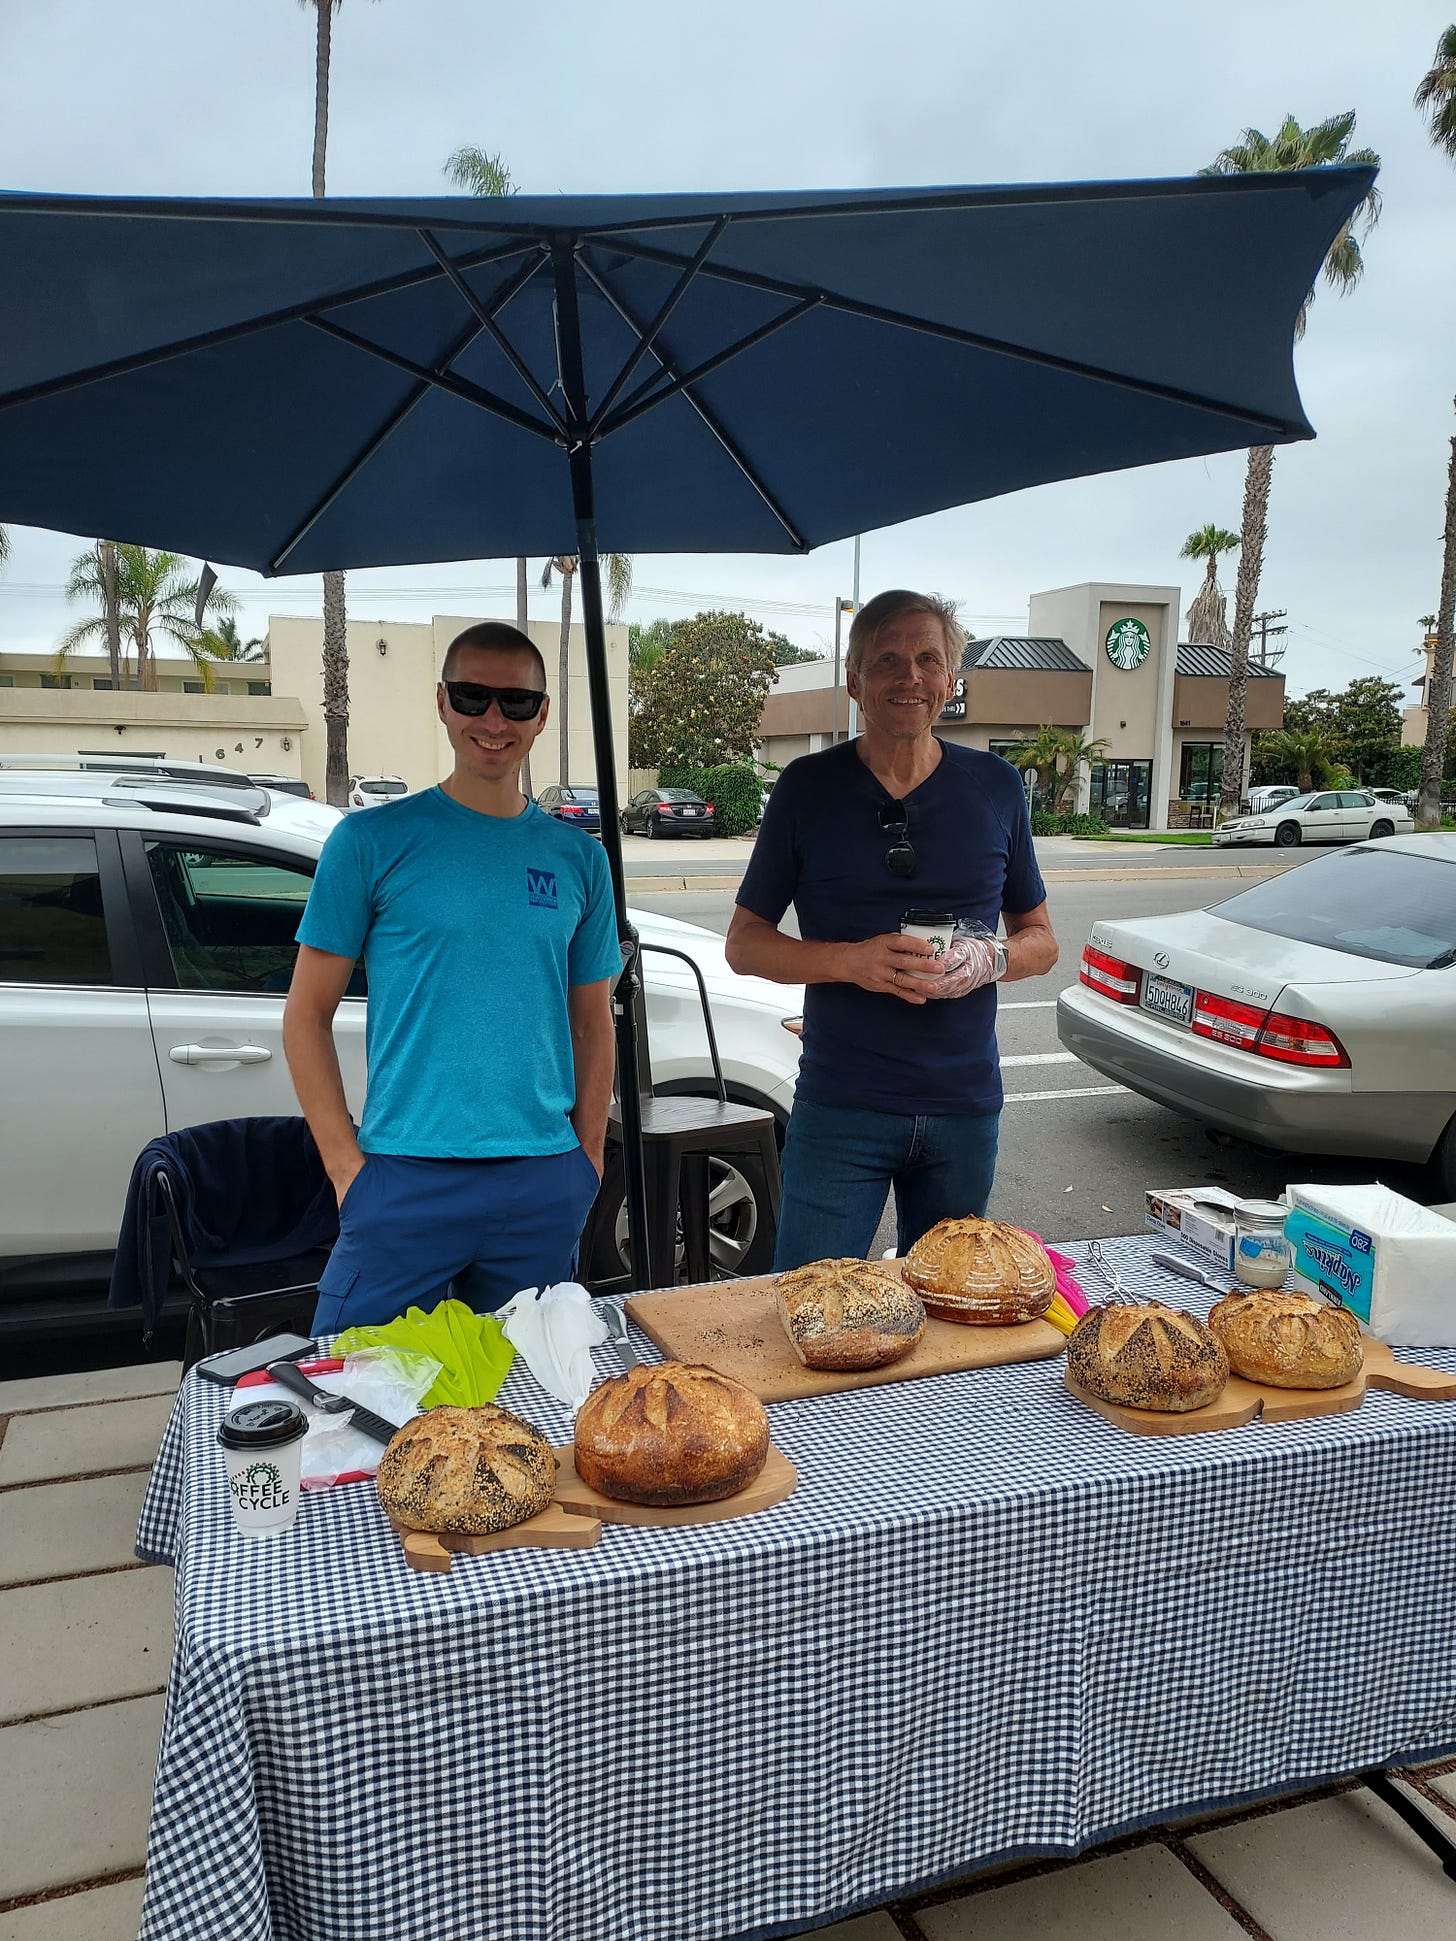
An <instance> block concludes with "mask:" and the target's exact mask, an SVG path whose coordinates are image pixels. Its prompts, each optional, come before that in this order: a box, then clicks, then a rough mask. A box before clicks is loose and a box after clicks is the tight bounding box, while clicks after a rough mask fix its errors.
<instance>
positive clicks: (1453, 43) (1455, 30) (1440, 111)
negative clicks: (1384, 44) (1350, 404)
mask: <svg viewBox="0 0 1456 1941" xmlns="http://www.w3.org/2000/svg"><path fill="white" fill-rule="evenodd" d="M1416 106H1417V107H1418V108H1421V109H1423V110H1424V111H1425V113H1426V116H1427V119H1428V122H1429V127H1428V132H1429V134H1430V137H1431V142H1432V145H1433V146H1434V147H1435V148H1438V149H1440V150H1441V151H1442V152H1443V153H1444V154H1446V155H1448V156H1449V157H1450V158H1451V160H1452V161H1453V162H1456V24H1453V25H1452V26H1450V27H1447V28H1446V30H1445V31H1444V33H1443V34H1442V35H1441V38H1440V39H1439V40H1438V41H1437V43H1436V58H1435V61H1434V63H1433V64H1432V66H1431V69H1430V71H1429V72H1428V73H1427V75H1426V76H1425V79H1424V80H1423V81H1422V82H1421V84H1420V86H1419V87H1418V88H1417V89H1416ZM1436 604H1437V606H1438V608H1439V609H1440V610H1439V612H1438V613H1437V615H1436V617H1435V619H1434V620H1433V621H1432V622H1431V625H1433V626H1434V627H1435V629H1436V651H1435V653H1434V654H1433V655H1432V656H1431V674H1430V679H1429V680H1428V681H1427V683H1426V745H1425V747H1424V749H1423V750H1422V751H1421V780H1420V789H1419V792H1418V794H1417V797H1416V827H1417V829H1435V828H1436V827H1438V826H1439V823H1440V820H1441V777H1442V775H1443V773H1444V772H1445V766H1446V737H1447V733H1448V731H1449V729H1450V725H1451V668H1452V659H1453V654H1452V647H1453V639H1452V636H1453V633H1456V438H1453V439H1452V440H1451V464H1450V469H1449V471H1448V473H1447V476H1446V532H1445V537H1444V539H1443V541H1442V550H1441V592H1440V596H1439V598H1438V600H1437V603H1436Z"/></svg>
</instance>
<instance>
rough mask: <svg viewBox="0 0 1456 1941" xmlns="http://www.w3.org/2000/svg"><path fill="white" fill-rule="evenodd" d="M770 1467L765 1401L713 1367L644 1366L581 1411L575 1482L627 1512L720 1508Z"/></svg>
mask: <svg viewBox="0 0 1456 1941" xmlns="http://www.w3.org/2000/svg"><path fill="white" fill-rule="evenodd" d="M767 1460H768V1417H767V1415H765V1413H764V1408H763V1404H762V1402H760V1401H759V1399H758V1397H757V1396H756V1395H753V1394H750V1392H749V1391H748V1390H747V1389H746V1388H745V1387H744V1386H743V1385H742V1383H741V1382H735V1381H733V1380H732V1379H731V1378H730V1377H729V1376H727V1375H720V1374H719V1373H718V1371H717V1370H716V1369H715V1368H698V1367H693V1366H691V1365H689V1364H688V1363H686V1362H681V1361H662V1362H654V1363H639V1364H638V1366H637V1367H635V1368H629V1369H628V1370H627V1372H626V1374H624V1375H614V1376H612V1378H611V1379H610V1380H609V1381H605V1382H603V1383H601V1385H600V1386H599V1387H597V1388H594V1389H593V1390H592V1392H591V1394H590V1395H589V1396H588V1397H587V1398H586V1401H585V1402H584V1403H583V1404H582V1406H581V1408H580V1410H579V1411H578V1412H577V1417H576V1473H577V1475H578V1476H580V1478H581V1480H582V1481H583V1482H584V1483H585V1484H586V1485H587V1487H588V1488H589V1489H597V1490H600V1491H601V1492H602V1494H603V1496H613V1497H615V1498H616V1499H617V1500H618V1502H621V1503H647V1504H652V1505H654V1506H655V1507H657V1508H662V1509H675V1508H677V1507H678V1506H679V1505H682V1504H687V1503H716V1502H718V1501H719V1500H720V1499H721V1498H723V1497H725V1496H736V1495H737V1494H738V1492H739V1490H741V1489H746V1488H747V1487H748V1485H749V1484H750V1483H751V1482H752V1481H753V1479H754V1478H755V1476H757V1475H758V1473H759V1472H760V1470H761V1469H762V1468H763V1466H764V1464H765V1463H766V1462H767Z"/></svg>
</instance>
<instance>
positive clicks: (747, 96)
mask: <svg viewBox="0 0 1456 1941" xmlns="http://www.w3.org/2000/svg"><path fill="white" fill-rule="evenodd" d="M1453 18H1456V0H1435V4H1424V0H1383V4H1381V5H1379V6H1377V7H1371V6H1369V5H1368V4H1365V3H1363V0H1361V3H1358V4H1357V0H1222V4H1221V5H1220V6H1218V7H1217V8H1202V7H1199V8H1195V7H1193V6H1191V5H1186V4H1184V5H1176V4H1175V5H1170V4H1169V3H1168V0H1106V3H1105V4H1103V5H1101V6H1098V7H1088V6H1087V5H1086V4H1085V0H1022V3H1021V5H1020V6H1019V7H1010V6H1007V5H1006V4H1005V0H997V4H995V5H991V4H987V0H898V4H896V5H894V6H886V5H884V4H882V0H837V4H836V5H834V6H832V7H830V6H826V5H824V4H822V3H821V4H817V5H808V4H803V3H802V0H738V3H737V4H736V5H735V6H733V7H731V8H719V7H709V6H702V5H696V4H693V0H607V4H603V3H602V0H552V4H551V6H550V7H549V8H546V7H542V8H526V7H522V8H515V9H511V8H507V7H504V6H497V5H494V4H491V0H379V4H371V3H370V0H345V4H344V6H343V8H342V10H341V12H340V13H339V15H338V16H337V18H336V21H335V28H334V60H333V87H332V96H331V114H330V124H329V168H328V188H329V190H330V192H331V193H334V194H339V195H430V194H435V193H438V192H440V191H441V189H442V186H443V185H442V180H441V173H440V171H441V165H442V164H443V162H444V160H445V157H446V156H447V155H448V154H449V153H450V151H451V150H452V149H453V148H455V147H456V146H458V145H459V144H461V143H463V142H474V143H477V144H479V145H480V146H482V147H484V148H487V149H492V150H498V151H500V153H501V154H502V155H503V156H504V158H505V159H506V161H507V163H508V164H509V166H510V168H511V170H512V172H513V173H514V175H515V177H516V180H517V182H518V183H519V184H520V186H521V187H522V188H523V189H527V190H530V191H535V192H539V193H554V192H557V191H578V192H587V191H610V190H619V191H643V190H695V189H788V188H811V187H817V188H852V187H859V186H898V185H910V184H931V183H962V182H1034V181H1051V180H1067V179H1075V178H1086V177H1124V176H1159V175H1176V174H1185V173H1192V172H1193V171H1194V170H1196V169H1197V168H1199V167H1200V166H1202V165H1203V164H1204V163H1206V162H1209V161H1211V160H1212V159H1213V157H1214V155H1215V154H1216V153H1217V152H1218V150H1219V149H1220V148H1222V147H1224V146H1225V145H1227V144H1228V143H1230V142H1232V141H1234V140H1236V139H1237V138H1238V136H1239V135H1240V133H1241V131H1242V130H1243V129H1245V128H1246V127H1249V126H1250V125H1252V126H1255V127H1258V128H1262V129H1263V130H1264V131H1265V132H1266V133H1272V132H1273V130H1274V128H1275V127H1276V126H1277V124H1278V122H1279V121H1280V119H1281V118H1282V117H1283V116H1284V115H1285V114H1286V113H1292V114H1294V115H1295V116H1297V117H1298V119H1299V120H1300V121H1301V122H1303V123H1305V124H1306V125H1308V124H1310V123H1312V122H1315V121H1318V120H1321V119H1323V118H1324V117H1325V116H1327V115H1330V114H1333V113H1337V112H1339V111H1342V110H1345V109H1348V108H1354V109H1355V110H1356V111H1357V113H1358V123H1357V130H1356V138H1355V139H1356V142H1357V143H1358V144H1360V145H1368V146H1370V147H1372V148H1374V149H1375V150H1376V151H1377V152H1378V153H1379V154H1380V155H1381V157H1382V158H1383V161H1384V170H1383V173H1382V176H1381V190H1382V193H1383V196H1384V198H1385V211H1384V215H1383V217H1382V219H1381V222H1380V224H1379V226H1378V228H1377V229H1376V230H1375V232H1374V233H1373V235H1372V236H1371V238H1370V240H1369V243H1368V246H1367V252H1366V253H1367V263H1368V268H1367V273H1366V277H1365V280H1364V283H1363V284H1362V286H1361V287H1360V288H1359V289H1358V290H1357V291H1356V292H1355V294H1354V295H1353V296H1350V297H1348V298H1345V299H1337V298H1336V297H1335V296H1334V295H1333V294H1330V293H1327V292H1323V291H1322V292H1321V294H1320V296H1319V299H1318V301H1317V302H1316V304H1315V306H1314V308H1313V311H1312V313H1311V317H1310V327H1309V333H1308V336H1307V337H1306V339H1305V341H1304V343H1303V344H1302V345H1301V346H1300V348H1299V350H1298V353H1297V369H1298V373H1299V381H1300V388H1301V391H1302V394H1303V397H1304V402H1305V408H1306V410H1307V412H1308V414H1309V417H1310V418H1311V420H1312V421H1313V423H1314V425H1315V428H1316V430H1317V432H1318V434H1319V436H1318V438H1317V440H1316V441H1315V442H1314V443H1312V444H1304V445H1296V446H1290V447H1285V448H1283V449H1281V450H1280V451H1279V453H1278V454H1277V457H1276V460H1275V466H1274V486H1273V495H1272V500H1271V507H1270V519H1269V540H1268V546H1267V549H1266V554H1265V566H1264V578H1263V584H1262V589H1261V595H1260V605H1261V606H1263V607H1286V608H1287V609H1288V612H1289V620H1290V632H1289V633H1288V635H1287V636H1286V640H1287V642H1288V646H1289V651H1288V656H1287V659H1286V663H1285V666H1286V672H1287V673H1288V675H1289V677H1290V690H1291V692H1295V693H1297V692H1302V691H1304V690H1306V689H1307V688H1309V687H1312V686H1333V687H1340V686H1343V685H1344V684H1345V682H1346V681H1347V680H1350V679H1352V678H1353V677H1355V676H1356V675H1359V674H1369V673H1375V672H1381V673H1384V674H1386V675H1388V676H1389V677H1391V678H1393V679H1395V680H1398V681H1401V682H1402V683H1405V682H1408V681H1409V680H1410V679H1411V678H1413V676H1414V675H1415V673H1416V671H1417V669H1418V665H1419V640H1420V626H1419V616H1420V615H1421V614H1423V613H1428V612H1431V611H1433V610H1434V608H1435V605H1436V598H1437V591H1438V585H1439V578H1440V539H1441V526H1442V501H1443V495H1444V489H1445V473H1446V465H1447V458H1448V452H1449V444H1448V440H1449V438H1450V436H1451V433H1452V431H1453V430H1456V423H1453V415H1452V393H1453V391H1456V324H1453V320H1456V247H1453V244H1456V167H1453V166H1452V164H1451V163H1450V162H1448V161H1446V160H1445V159H1444V158H1443V157H1441V156H1439V155H1438V154H1437V153H1436V152H1435V151H1434V150H1433V149H1432V148H1431V147H1430V144H1429V141H1428V139H1427V137H1426V133H1425V129H1424V125H1423V123H1422V122H1421V120H1420V119H1419V117H1418V116H1417V115H1416V113H1415V111H1414V110H1413V108H1412V106H1411V95H1412V92H1413V90H1414V88H1415V86H1416V84H1417V82H1418V81H1419V79H1420V77H1421V76H1422V74H1423V73H1424V72H1425V70H1426V68H1427V67H1428V66H1429V64H1430V61H1431V58H1432V56H1433V53H1434V50H1435V46H1436V41H1437V38H1438V36H1439V34H1440V32H1441V30H1442V28H1443V27H1444V26H1446V25H1447V24H1448V22H1450V21H1451V20H1452V19H1453ZM313 56H314V26H313V16H312V12H311V10H310V11H308V12H305V11H303V10H302V9H301V8H300V7H299V6H298V4H297V0H206V4H204V5H198V4H197V0H129V4H128V5H127V6H126V7H125V8H120V9H119V8H117V6H116V5H115V4H114V0H107V3H106V4H103V0H10V4H9V5H8V6H7V7H5V8H4V10H3V12H0V187H4V188H10V189H35V190H55V191H76V192H81V191H86V192H100V193H113V192H114V193H157V194H174V195H205V194H216V195H253V194H257V195H294V194H301V193H306V192H307V190H308V186H309V165H310V155H311V146H312V138H313V84H314V66H313ZM1208 270H1209V292H1210V301H1216V294H1217V284H1218V280H1219V278H1220V276H1236V275H1237V274H1238V265H1237V264H1234V263H1228V264H1216V263H1211V264H1210V265H1209V266H1208ZM1151 272H1152V266H1150V273H1151ZM1109 294H1110V297H1111V296H1115V295H1123V296H1125V295H1126V294H1127V293H1125V292H1124V293H1109ZM218 462H219V463H220V464H225V463H226V454H225V453H220V454H219V455H218ZM1243 472H1244V459H1243V455H1242V454H1241V453H1230V454H1227V455H1225V456H1222V457H1215V458H1210V459H1206V460H1205V459H1196V460H1189V461H1185V462H1182V463H1178V464H1174V465H1165V466H1159V467H1154V468H1149V469H1147V470H1143V471H1137V472H1124V473H1119V474H1115V475H1113V476H1111V477H1108V478H1103V479H1096V480H1082V481H1077V482H1074V483H1071V484H1065V485H1053V486H1045V487H1041V488H1039V489H1038V490H1035V491H1030V492H1023V493H1019V494H1017V495H1014V496H1012V497H1009V498H1005V499H1000V500H995V501H992V502H990V503H986V504H982V505H977V506H971V507H967V508H964V509H962V510H958V511H954V512H947V513H943V514H940V515H938V516H936V517H934V518H929V519H922V520H918V521H915V522H914V523H912V524H909V525H904V526H898V527H894V528H891V529H888V530H885V531H882V532H877V533H871V534H868V535H866V536H865V539H864V543H863V552H862V567H861V585H862V589H863V591H864V593H865V594H866V595H868V594H869V593H871V592H873V591H874V590H875V589H876V588H878V587H881V586H885V585H911V586H924V587H930V588H934V589H936V590H938V591H940V592H943V593H947V594H950V595H952V596H953V597H954V598H955V599H957V600H958V601H959V602H960V606H961V613H962V617H963V619H964V620H965V621H966V622H967V624H968V625H969V626H970V627H971V629H972V630H973V631H974V632H976V633H979V634H986V633H989V632H998V631H999V632H1015V631H1019V630H1020V629H1021V628H1023V627H1024V625H1025V621H1026V603H1027V598H1028V596H1029V595H1030V594H1031V593H1033V592H1035V591H1037V590H1038V589H1040V588H1044V587H1052V586H1062V585H1066V584H1069V583H1072V582H1075V581H1079V580H1086V579H1114V580H1132V581H1139V582H1153V583H1157V584H1179V585H1181V586H1182V588H1183V602H1182V604H1183V606H1184V608H1186V607H1187V604H1188V601H1189V599H1190V598H1191V597H1192V594H1193V592H1194V590H1195V588H1196V585H1197V577H1198V569H1197V568H1196V567H1194V566H1190V565H1189V564H1187V563H1180V562H1179V560H1178V557H1177V555H1178V550H1179V547H1180V546H1181V544H1182V542H1183V540H1184V538H1185V537H1186V535H1187V534H1188V533H1189V532H1190V531H1192V530H1193V529H1194V528H1196V527H1198V526H1201V525H1203V524H1205V523H1206V522H1208V521H1214V522H1216V523H1217V524H1219V525H1223V526H1227V527H1229V528H1231V529H1232V530H1235V531H1237V529H1238V525H1239V515H1240V504H1241V497H1242V489H1243ZM87 537H88V536H87V535H82V536H81V543H85V540H86V538H87ZM12 541H13V550H12V555H11V559H10V563H9V565H8V567H7V568H6V569H5V571H4V576H3V578H0V646H3V647H6V648H12V649H14V648H21V647H29V648H48V647H49V646H51V645H53V643H54V641H55V639H56V637H57V635H58V634H59V633H60V632H61V630H62V628H63V627H64V626H65V624H66V622H67V618H68V608H67V605H66V602H65V600H64V597H63V596H62V593H61V590H60V589H61V586H62V583H63V581H64V577H65V572H66V568H67V565H68V563H69V561H70V559H71V558H72V557H73V555H74V554H75V553H76V552H77V551H78V550H79V546H78V542H77V540H76V538H75V537H73V536H65V535H57V534H52V533H43V532H38V531H33V530H28V529H24V528H17V529H15V530H14V531H13V532H12ZM1232 577H1233V563H1232V561H1230V562H1229V567H1228V572H1227V575H1226V582H1227V585H1228V587H1229V591H1230V608H1232V597H1231V596H1232ZM223 579H224V582H225V583H226V584H227V585H229V586H230V587H232V588H233V590H234V591H236V592H237V593H239V595H240V596H242V598H243V600H244V608H243V615H242V624H243V627H244V631H245V632H250V633H261V632H262V631H263V627H264V623H265V621H266V617H267V615H268V614H269V613H270V612H273V613H304V612H317V611H318V606H319V593H318V582H317V581H316V580H315V581H308V580H291V581H274V582H271V583H269V582H264V581H262V580H260V579H258V578H256V577H255V576H253V575H250V574H246V573H240V572H235V571H232V570H225V571H224V573H223ZM850 579H851V547H850V545H849V544H848V543H843V544H839V545H835V546H829V547H825V548H824V549H822V550H821V551H820V552H817V553H814V554H811V555H809V556H808V557H807V558H799V559H795V558H757V557H747V556H744V557H738V556H727V555H716V556H713V557H711V558H701V557H684V556H675V555H660V556H653V557H650V558H648V557H644V558H640V559H639V560H638V562H637V587H638V590H637V594H636V597H635V598H634V600H633V603H632V606H631V608H630V610H629V615H628V617H629V618H631V619H636V620H650V619H652V618H654V617H655V616H657V615H659V614H665V615H668V616H670V617H674V618H677V617H681V616H683V615H686V614H688V613H691V612H693V611H694V610H695V609H696V608H697V607H698V606H699V605H704V604H708V605H734V606H742V607H744V608H745V609H746V610H747V611H749V612H750V613H753V614H755V615H756V616H757V617H758V618H759V619H761V620H762V621H763V622H764V623H765V624H766V625H769V626H774V627H777V628H779V629H781V630H782V631H783V632H785V633H787V634H788V635H789V636H790V637H791V638H793V639H794V640H797V641H799V642H800V643H801V644H803V645H805V646H823V645H826V644H827V643H828V642H829V641H830V640H831V638H832V629H833V602H834V598H835V595H836V594H844V595H846V596H847V595H848V594H849V592H850ZM510 588H511V569H510V566H509V564H508V563H505V562H485V563H483V564H481V565H480V566H477V567H470V566H460V565H456V566H449V567H429V568H420V569H401V568H390V569H387V570H382V571H379V572H358V573H352V574H350V576H349V609H350V612H351V614H352V615H353V616H355V617H357V618H360V619H375V618H408V619H427V618H428V617H429V615H430V614H431V613H432V612H436V611H442V612H472V613H473V612H477V611H479V612H491V611H495V612H500V613H508V612H510V611H511V602H512V594H511V591H510ZM556 610H557V596H556V594H555V593H554V592H552V593H535V594H534V595H533V607H532V611H533V614H538V613H539V614H540V615H541V616H543V617H544V616H545V615H547V614H549V613H554V612H555V611H556Z"/></svg>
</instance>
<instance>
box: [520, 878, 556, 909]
mask: <svg viewBox="0 0 1456 1941" xmlns="http://www.w3.org/2000/svg"><path fill="white" fill-rule="evenodd" d="M526 901H527V902H528V903H534V904H535V905H536V907H537V908H538V909H541V910H554V909H555V908H556V907H557V904H556V876H555V873H554V871H552V870H549V869H528V870H527V871H526Z"/></svg>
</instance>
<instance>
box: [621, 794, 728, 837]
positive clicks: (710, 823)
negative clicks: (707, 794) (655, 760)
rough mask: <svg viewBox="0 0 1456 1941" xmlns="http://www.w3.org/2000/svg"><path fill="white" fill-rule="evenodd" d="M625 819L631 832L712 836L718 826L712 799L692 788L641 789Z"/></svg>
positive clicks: (626, 829) (625, 827)
mask: <svg viewBox="0 0 1456 1941" xmlns="http://www.w3.org/2000/svg"><path fill="white" fill-rule="evenodd" d="M621 823H622V833H623V834H624V835H627V836H631V835H639V836H711V835H712V834H713V833H714V831H715V830H716V828H717V826H718V825H717V819H716V816H715V814H714V810H713V805H712V803H711V802H705V801H704V800H703V798H702V796H701V795H694V794H693V792H692V790H691V789H639V790H638V792H637V793H636V795H634V796H633V797H632V800H631V801H630V802H629V803H628V804H627V806H626V808H625V809H623V810H622V813H621Z"/></svg>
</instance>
